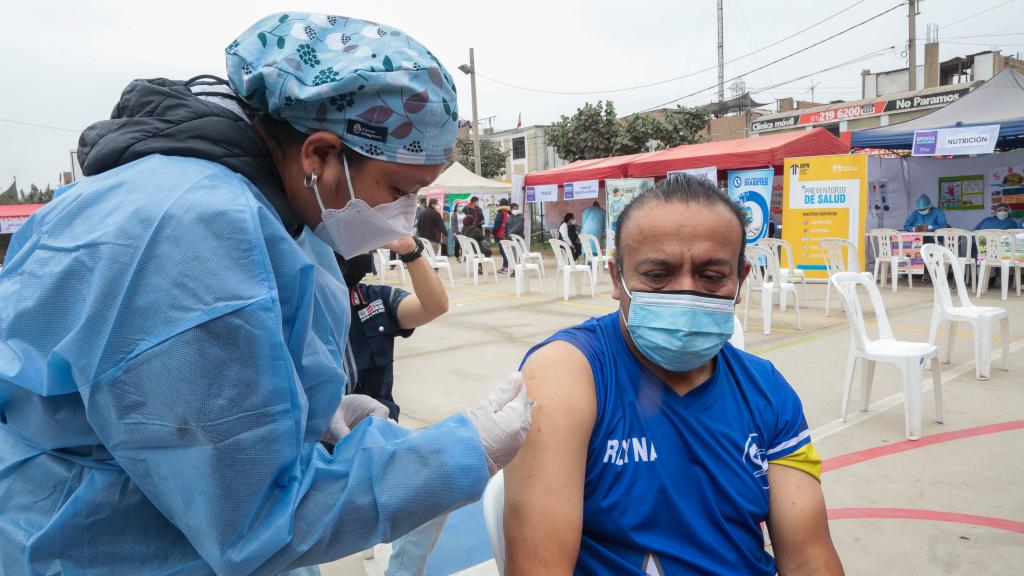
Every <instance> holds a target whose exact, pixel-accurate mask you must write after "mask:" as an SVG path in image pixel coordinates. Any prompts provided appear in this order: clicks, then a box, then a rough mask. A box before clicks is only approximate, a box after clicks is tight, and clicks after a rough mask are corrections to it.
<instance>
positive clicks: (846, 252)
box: [819, 238, 875, 316]
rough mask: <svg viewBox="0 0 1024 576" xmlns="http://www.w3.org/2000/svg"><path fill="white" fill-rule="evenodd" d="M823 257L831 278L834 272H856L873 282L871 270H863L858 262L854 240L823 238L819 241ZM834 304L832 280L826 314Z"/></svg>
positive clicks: (826, 294) (828, 292) (827, 292)
mask: <svg viewBox="0 0 1024 576" xmlns="http://www.w3.org/2000/svg"><path fill="white" fill-rule="evenodd" d="M819 246H820V247H821V253H822V257H824V259H825V266H826V268H827V269H828V277H829V278H830V279H831V278H832V276H833V275H834V274H838V273H840V272H856V273H857V274H862V275H864V276H865V277H866V278H869V279H870V280H871V281H872V282H874V281H875V277H874V276H872V275H871V273H870V272H861V271H860V264H858V257H857V247H856V246H854V245H853V242H850V241H849V240H847V239H845V238H822V239H821V242H820V243H819ZM831 305H832V282H829V283H828V284H827V288H825V316H828V313H829V309H830V307H831Z"/></svg>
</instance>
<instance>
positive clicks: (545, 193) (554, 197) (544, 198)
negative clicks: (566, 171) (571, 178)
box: [526, 184, 558, 202]
mask: <svg viewBox="0 0 1024 576" xmlns="http://www.w3.org/2000/svg"><path fill="white" fill-rule="evenodd" d="M526 201H527V202H557V201H558V184H544V185H542V186H527V187H526Z"/></svg>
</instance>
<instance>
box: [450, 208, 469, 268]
mask: <svg viewBox="0 0 1024 576" xmlns="http://www.w3.org/2000/svg"><path fill="white" fill-rule="evenodd" d="M465 213H466V211H465V208H464V207H459V205H458V204H456V203H455V202H452V206H451V209H450V210H449V215H448V230H449V231H450V233H449V234H448V254H449V255H453V254H454V255H455V261H456V262H462V244H459V241H458V238H457V236H459V235H460V234H462V218H463V217H464V216H465Z"/></svg>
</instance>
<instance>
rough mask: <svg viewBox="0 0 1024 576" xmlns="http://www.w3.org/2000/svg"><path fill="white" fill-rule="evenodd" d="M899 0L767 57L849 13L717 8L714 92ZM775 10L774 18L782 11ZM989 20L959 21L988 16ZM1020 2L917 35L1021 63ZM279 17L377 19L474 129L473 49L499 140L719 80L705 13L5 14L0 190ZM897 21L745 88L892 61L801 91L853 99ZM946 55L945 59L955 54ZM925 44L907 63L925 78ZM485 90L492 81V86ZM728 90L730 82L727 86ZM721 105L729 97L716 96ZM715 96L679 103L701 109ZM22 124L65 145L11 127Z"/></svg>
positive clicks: (815, 8)
mask: <svg viewBox="0 0 1024 576" xmlns="http://www.w3.org/2000/svg"><path fill="white" fill-rule="evenodd" d="M898 1H899V0H864V1H862V2H860V3H857V5H856V6H854V7H853V8H851V9H850V10H848V11H847V12H844V13H843V14H842V15H840V16H838V17H836V18H834V19H832V20H829V21H828V22H825V23H824V24H821V25H820V26H817V27H815V28H813V29H811V30H809V31H807V32H804V33H802V34H798V35H796V36H794V37H792V38H789V39H788V40H786V41H784V42H782V43H780V44H779V45H777V46H774V47H771V48H768V49H765V50H759V49H760V48H762V47H764V46H766V45H769V44H772V43H774V42H776V41H778V40H780V39H783V38H787V37H789V36H791V35H793V34H794V33H796V32H798V31H799V30H801V29H803V28H805V27H807V26H809V25H811V24H813V23H815V22H817V21H819V20H821V19H823V18H826V17H827V16H830V15H832V14H834V13H836V12H838V11H840V10H842V9H843V8H846V7H847V6H850V5H852V4H854V1H853V0H834V1H822V0H790V1H788V2H786V3H780V2H764V1H762V0H756V1H755V0H725V57H726V60H727V61H729V60H731V59H735V58H738V57H741V56H745V55H748V54H751V53H753V55H750V56H746V57H744V58H742V59H739V60H737V61H736V62H732V63H728V64H726V79H727V80H728V79H730V78H732V77H735V76H738V75H741V74H745V73H747V72H749V71H751V70H753V69H755V68H757V67H759V66H762V65H765V64H768V63H769V62H771V61H773V60H775V59H777V58H780V57H782V56H785V55H787V54H789V53H791V52H794V51H796V50H799V49H801V48H804V47H805V46H808V45H810V44H813V43H815V42H817V41H819V40H822V39H824V38H827V37H828V36H831V35H832V34H835V33H837V32H839V31H841V30H843V29H845V28H847V27H849V26H852V25H854V24H856V23H858V22H861V21H863V20H866V19H868V18H870V17H872V16H874V15H876V14H878V13H880V12H882V11H884V10H886V9H888V8H891V7H892V6H894V5H896V4H897V2H898ZM783 6H784V8H783ZM989 8H992V9H991V10H989V11H987V12H984V13H982V14H978V15H977V16H973V17H970V18H968V19H966V20H964V18H965V17H969V16H972V15H974V14H977V13H979V12H981V11H984V10H986V9H989ZM1022 8H1024V2H1022V1H1020V0H1017V1H1010V2H1007V1H1006V0H977V1H974V2H963V1H962V0H925V1H924V2H923V3H922V5H921V11H922V13H921V15H920V16H919V17H918V20H917V27H918V31H919V32H918V34H919V36H920V37H922V38H923V37H924V35H925V30H926V27H927V25H928V24H930V23H934V24H938V25H939V26H940V27H941V28H940V32H939V34H940V40H942V41H943V46H942V49H941V52H942V54H941V55H942V58H943V59H946V58H950V57H953V56H956V55H961V54H972V53H975V52H980V51H983V50H987V49H991V48H993V47H999V48H1002V50H1003V52H1004V53H1017V52H1020V51H1024V28H1022V27H1021V25H1020V19H1019V16H1020V14H1021V12H1022ZM279 11H293V12H301V11H319V12H326V13H333V14H339V15H344V16H353V17H358V18H363V19H368V20H375V21H378V22H382V23H385V24H388V25H390V26H394V27H396V28H399V29H401V30H403V31H405V32H407V33H408V34H410V35H411V36H413V37H414V38H416V39H418V40H419V41H420V42H422V43H423V44H424V45H426V46H427V47H428V48H429V49H430V50H431V51H433V52H434V53H435V54H436V55H437V56H438V57H439V58H440V59H441V61H442V62H443V63H444V64H445V65H446V66H447V67H448V68H449V70H450V71H451V72H452V73H453V74H454V75H455V77H456V81H457V82H458V88H459V112H460V114H461V116H462V117H463V118H471V117H472V110H471V106H470V87H469V78H468V76H465V75H463V74H462V73H460V72H458V70H457V69H456V68H457V67H458V65H459V64H462V63H464V62H467V61H468V50H469V48H470V47H473V48H475V50H476V63H477V69H478V70H479V72H480V74H481V75H482V76H484V75H485V76H487V77H488V78H483V77H479V78H478V80H477V90H478V105H479V109H480V117H481V118H484V117H488V116H494V117H495V118H494V121H493V122H494V126H495V128H498V129H501V128H510V127H514V126H515V123H516V120H517V118H518V116H519V115H520V114H522V119H523V123H524V124H525V125H531V124H546V123H550V122H552V121H555V120H558V118H559V117H560V116H561V115H562V114H572V113H573V112H574V111H575V110H576V109H577V108H578V107H579V106H581V105H582V104H583V103H585V102H588V101H591V102H593V101H597V100H612V101H614V102H615V106H616V109H617V111H618V112H619V115H625V114H628V113H631V112H636V111H639V110H643V109H647V108H651V107H655V106H657V105H660V104H662V103H665V102H668V101H671V100H673V99H676V98H679V97H680V96H682V95H685V94H690V93H692V92H697V91H698V90H701V89H704V88H708V87H710V86H713V85H714V84H715V83H716V81H717V73H716V71H715V70H714V69H713V67H714V66H715V65H716V62H717V56H716V54H717V53H716V36H715V28H716V24H715V0H686V1H683V0H631V1H627V2H615V1H610V0H586V1H583V0H539V1H537V0H516V1H513V2H482V1H479V0H477V1H466V0H452V1H447V2H443V1H423V0H418V1H405V0H392V1H375V2H361V3H355V2H337V1H335V2H322V1H319V0H304V1H303V2H292V3H288V2H281V1H280V0H278V1H273V2H271V1H263V0H247V1H245V2H242V1H232V2H217V1H215V0H203V1H192V0H175V1H164V2H150V1H131V2H129V1H125V0H120V1H114V0H90V1H85V2H83V1H70V0H68V1H55V0H5V2H4V9H3V16H4V20H5V22H6V24H5V26H4V31H3V33H2V34H0V54H2V55H3V58H0V77H2V78H3V79H4V82H3V87H2V89H0V189H3V188H6V187H7V186H8V185H9V183H10V182H11V179H12V178H13V177H17V178H18V183H19V187H20V188H25V189H26V190H27V188H28V185H29V183H31V182H35V183H37V184H40V185H45V184H46V183H51V184H56V183H57V178H58V174H59V172H60V171H61V170H69V151H70V150H72V149H74V148H75V147H76V145H77V141H78V132H79V131H81V129H82V128H84V127H85V126H87V125H88V124H90V123H92V122H95V121H97V120H100V119H103V118H106V117H107V116H108V115H109V113H110V110H111V108H112V107H113V105H114V103H115V102H116V101H117V98H118V95H119V94H120V92H121V90H122V89H123V88H124V86H125V85H126V84H127V83H128V82H130V81H131V80H132V79H134V78H152V77H159V76H163V77H167V78H175V79H184V78H188V77H191V76H194V75H197V74H202V73H213V74H218V75H224V47H225V46H227V44H228V43H230V42H231V41H232V40H233V39H234V38H235V36H237V35H238V34H239V33H240V32H242V31H243V30H245V29H246V28H247V27H248V26H249V25H251V24H252V23H253V22H255V21H256V20H257V19H259V18H260V17H262V16H264V15H266V14H269V13H272V12H279ZM906 40H907V8H906V7H905V6H903V7H900V8H898V9H896V10H894V11H892V12H890V13H889V14H886V15H884V16H881V17H879V18H877V19H876V20H874V21H872V22H870V23H868V24H866V25H864V26H861V27H859V28H857V29H855V30H852V31H850V32H847V33H846V34H844V35H842V36H839V37H837V38H835V39H833V40H829V41H828V42H825V43H824V44H822V45H820V46H817V47H814V48H811V49H810V50H807V51H806V52H804V53H802V54H799V55H797V56H794V57H792V58H789V59H787V60H785V61H783V62H780V63H778V64H774V65H771V66H769V67H767V68H765V69H764V70H762V71H758V72H753V73H750V74H746V75H745V76H744V81H745V82H746V85H747V86H748V88H750V89H752V90H754V91H757V90H760V89H764V88H765V87H768V86H772V85H774V84H777V83H779V82H783V81H785V80H789V79H791V78H797V77H800V76H803V75H805V74H808V73H811V72H815V71H818V70H822V69H825V68H827V67H830V66H833V65H836V64H839V63H842V62H846V61H849V60H851V59H854V58H857V57H859V56H862V55H865V54H869V53H872V52H874V51H877V50H880V49H884V48H886V47H889V46H893V45H895V46H896V49H895V50H888V51H883V53H882V54H881V55H879V56H876V57H874V58H872V59H870V60H867V61H864V62H857V63H853V64H849V65H847V66H844V67H841V68H838V69H836V70H832V71H829V72H825V73H821V74H818V75H815V76H814V77H813V82H814V83H815V84H816V85H817V86H816V88H815V97H816V100H818V101H828V100H836V99H847V100H849V99H858V98H859V97H860V70H861V69H862V68H870V69H872V70H888V69H892V68H899V67H901V66H906V57H905V55H901V54H900V52H901V51H903V49H904V47H905V44H906ZM954 42H955V43H956V44H954ZM922 45H923V42H922V44H921V45H919V51H918V63H919V64H920V63H923V59H924V55H923V54H924V52H923V47H921V46H922ZM705 68H712V69H711V70H709V71H707V72H702V73H698V74H694V75H692V76H689V77H687V78H683V79H680V80H675V81H672V82H668V83H664V84H661V85H657V86H651V87H647V88H643V89H638V90H632V91H627V92H618V93H606V94H589V95H582V94H545V93H538V92H533V91H525V90H520V89H516V88H511V87H508V86H504V85H502V84H499V83H497V82H495V81H494V80H499V81H501V82H505V83H510V84H516V85H520V86H525V87H529V88H535V89H542V90H552V91H562V92H585V91H600V90H613V89H619V88H628V87H633V86H638V85H644V84H651V83H655V82H659V81H663V80H666V79H670V78H675V77H678V76H683V75H686V74H689V73H692V72H694V71H698V70H702V69H705ZM492 79H493V80H492ZM811 83H812V79H810V78H808V79H804V80H799V81H797V82H794V83H791V84H787V85H785V86H781V87H776V88H772V89H771V90H768V91H762V92H758V93H757V94H755V97H756V98H757V99H758V100H760V101H762V102H774V99H776V98H783V97H786V96H793V97H795V98H801V99H810V86H811ZM727 84H728V82H727ZM727 94H728V91H727ZM714 98H715V91H714V90H707V91H704V92H701V93H700V94H698V95H696V96H693V97H690V98H686V99H684V100H681V101H680V102H679V103H682V104H689V105H693V104H702V103H707V102H710V101H712V100H713V99H714ZM12 120H13V121H17V122H28V123H33V124H42V125H46V126H52V127H57V128H63V129H65V130H63V131H62V130H53V129H48V128H42V127H35V126H26V125H22V124H17V123H13V122H11V121H12Z"/></svg>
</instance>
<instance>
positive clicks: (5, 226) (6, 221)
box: [0, 216, 28, 234]
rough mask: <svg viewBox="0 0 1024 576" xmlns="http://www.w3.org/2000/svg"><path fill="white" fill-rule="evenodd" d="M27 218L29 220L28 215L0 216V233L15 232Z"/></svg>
mask: <svg viewBox="0 0 1024 576" xmlns="http://www.w3.org/2000/svg"><path fill="white" fill-rule="evenodd" d="M26 220H28V216H25V217H24V218H21V217H18V218H0V234H14V233H15V232H17V231H18V228H21V225H22V224H24V223H25V221H26Z"/></svg>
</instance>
